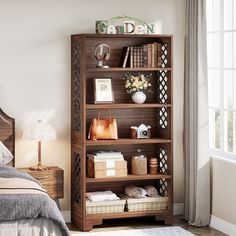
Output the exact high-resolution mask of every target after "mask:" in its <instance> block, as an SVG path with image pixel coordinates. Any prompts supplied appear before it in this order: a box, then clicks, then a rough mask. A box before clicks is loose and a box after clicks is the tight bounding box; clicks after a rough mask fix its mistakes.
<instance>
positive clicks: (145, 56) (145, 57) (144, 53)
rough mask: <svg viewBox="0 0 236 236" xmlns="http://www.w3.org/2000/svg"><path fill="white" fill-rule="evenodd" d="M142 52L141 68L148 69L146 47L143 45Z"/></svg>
mask: <svg viewBox="0 0 236 236" xmlns="http://www.w3.org/2000/svg"><path fill="white" fill-rule="evenodd" d="M142 50H143V67H144V68H147V67H148V45H147V44H144V45H143V47H142Z"/></svg>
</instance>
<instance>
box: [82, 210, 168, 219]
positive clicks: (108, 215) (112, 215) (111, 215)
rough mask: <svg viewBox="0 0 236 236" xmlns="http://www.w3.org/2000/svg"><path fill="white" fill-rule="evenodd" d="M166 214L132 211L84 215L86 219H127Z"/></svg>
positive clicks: (165, 211)
mask: <svg viewBox="0 0 236 236" xmlns="http://www.w3.org/2000/svg"><path fill="white" fill-rule="evenodd" d="M157 214H159V215H161V214H168V210H167V209H166V210H159V211H134V212H127V211H124V212H118V213H103V214H86V218H87V220H88V219H113V218H129V217H138V216H143V217H144V216H154V215H157Z"/></svg>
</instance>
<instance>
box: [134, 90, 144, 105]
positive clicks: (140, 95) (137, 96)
mask: <svg viewBox="0 0 236 236" xmlns="http://www.w3.org/2000/svg"><path fill="white" fill-rule="evenodd" d="M146 98H147V96H146V94H145V93H144V92H135V93H134V94H133V95H132V100H133V102H134V103H144V102H145V101H146Z"/></svg>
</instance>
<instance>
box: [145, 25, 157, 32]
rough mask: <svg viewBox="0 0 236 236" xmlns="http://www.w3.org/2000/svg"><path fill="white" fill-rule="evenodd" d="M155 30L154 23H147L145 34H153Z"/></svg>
mask: <svg viewBox="0 0 236 236" xmlns="http://www.w3.org/2000/svg"><path fill="white" fill-rule="evenodd" d="M155 31H156V25H155V24H150V25H147V34H155Z"/></svg>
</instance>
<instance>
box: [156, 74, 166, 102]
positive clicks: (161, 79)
mask: <svg viewBox="0 0 236 236" xmlns="http://www.w3.org/2000/svg"><path fill="white" fill-rule="evenodd" d="M158 102H159V103H161V104H167V103H168V77H167V70H161V71H160V72H159V75H158Z"/></svg>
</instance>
